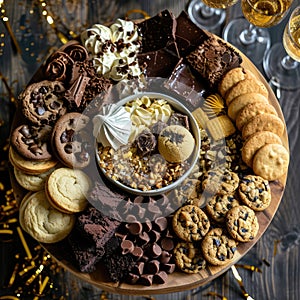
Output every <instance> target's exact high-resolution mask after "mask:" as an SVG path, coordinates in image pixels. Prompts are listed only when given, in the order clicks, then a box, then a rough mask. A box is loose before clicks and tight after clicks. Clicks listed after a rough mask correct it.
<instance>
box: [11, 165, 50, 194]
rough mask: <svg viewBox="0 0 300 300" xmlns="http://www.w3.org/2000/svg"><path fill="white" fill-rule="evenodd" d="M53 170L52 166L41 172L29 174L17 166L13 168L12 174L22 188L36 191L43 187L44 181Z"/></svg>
mask: <svg viewBox="0 0 300 300" xmlns="http://www.w3.org/2000/svg"><path fill="white" fill-rule="evenodd" d="M53 171H54V168H52V169H50V170H49V171H46V172H44V173H41V174H36V175H31V174H27V173H24V172H22V171H21V170H19V169H17V168H14V175H15V178H16V180H17V182H18V183H19V184H20V186H22V187H23V188H24V189H26V190H28V191H32V192H37V191H40V190H43V189H44V188H45V182H46V180H47V178H48V177H49V176H50V174H51V173H52V172H53Z"/></svg>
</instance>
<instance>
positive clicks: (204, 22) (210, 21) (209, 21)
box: [188, 0, 238, 35]
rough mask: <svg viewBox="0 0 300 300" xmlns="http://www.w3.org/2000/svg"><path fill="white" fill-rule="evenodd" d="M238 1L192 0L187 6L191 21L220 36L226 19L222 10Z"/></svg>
mask: <svg viewBox="0 0 300 300" xmlns="http://www.w3.org/2000/svg"><path fill="white" fill-rule="evenodd" d="M237 1H238V0H221V1H216V0H202V1H201V0H192V1H191V2H190V3H189V5H188V14H189V16H190V18H191V20H192V21H193V22H194V23H195V24H196V25H198V26H199V27H201V28H203V29H206V30H208V31H209V32H212V33H214V34H217V35H220V33H221V27H222V25H223V23H224V21H225V18H226V12H225V10H224V8H226V7H229V6H231V5H233V4H235V3H236V2H237Z"/></svg>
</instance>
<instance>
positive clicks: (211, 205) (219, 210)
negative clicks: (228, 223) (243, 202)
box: [205, 194, 240, 223]
mask: <svg viewBox="0 0 300 300" xmlns="http://www.w3.org/2000/svg"><path fill="white" fill-rule="evenodd" d="M239 204H240V203H239V201H238V200H237V199H236V197H235V195H234V194H225V195H221V194H217V195H214V196H213V197H211V198H209V199H208V200H207V204H206V207H205V208H206V211H207V213H208V214H209V216H210V217H211V218H212V219H213V220H214V221H216V222H218V223H222V222H225V217H226V214H227V212H228V211H229V210H230V209H231V208H233V207H235V206H238V205H239Z"/></svg>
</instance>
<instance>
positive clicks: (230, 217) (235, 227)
mask: <svg viewBox="0 0 300 300" xmlns="http://www.w3.org/2000/svg"><path fill="white" fill-rule="evenodd" d="M226 226H227V229H228V232H229V234H230V235H231V236H232V237H233V238H234V239H236V240H238V241H240V242H249V241H252V240H253V239H254V238H255V236H256V235H257V233H258V229H259V224H258V221H257V217H256V215H255V212H254V211H253V210H252V209H251V208H249V207H248V206H245V205H239V206H235V207H233V208H232V209H230V210H229V211H228V213H227V215H226Z"/></svg>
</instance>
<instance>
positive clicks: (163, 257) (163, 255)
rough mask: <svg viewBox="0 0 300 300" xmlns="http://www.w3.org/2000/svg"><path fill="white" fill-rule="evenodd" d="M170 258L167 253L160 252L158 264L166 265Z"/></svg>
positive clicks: (170, 255) (169, 254)
mask: <svg viewBox="0 0 300 300" xmlns="http://www.w3.org/2000/svg"><path fill="white" fill-rule="evenodd" d="M171 257H172V254H171V253H170V252H168V251H162V252H161V256H160V262H161V264H167V263H169V261H170V259H171Z"/></svg>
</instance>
